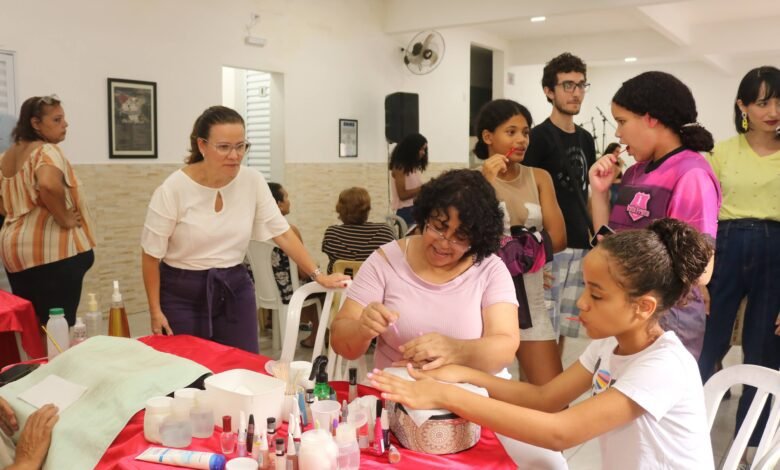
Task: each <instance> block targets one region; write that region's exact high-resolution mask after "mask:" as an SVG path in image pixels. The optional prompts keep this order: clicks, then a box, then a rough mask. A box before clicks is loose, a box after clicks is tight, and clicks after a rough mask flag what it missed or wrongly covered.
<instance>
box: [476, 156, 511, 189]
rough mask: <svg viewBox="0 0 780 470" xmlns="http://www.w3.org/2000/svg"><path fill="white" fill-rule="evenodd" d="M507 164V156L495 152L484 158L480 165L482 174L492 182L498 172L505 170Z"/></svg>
mask: <svg viewBox="0 0 780 470" xmlns="http://www.w3.org/2000/svg"><path fill="white" fill-rule="evenodd" d="M508 164H509V158H508V157H507V156H506V155H501V154H500V153H497V154H495V155H493V156H492V157H490V158H488V159H487V160H485V163H484V164H483V165H482V176H484V177H485V179H486V180H488V181H489V182H493V181H495V179H496V177H497V176H498V175H499V174H501V173H505V172H506V170H507V168H508V167H507V165H508Z"/></svg>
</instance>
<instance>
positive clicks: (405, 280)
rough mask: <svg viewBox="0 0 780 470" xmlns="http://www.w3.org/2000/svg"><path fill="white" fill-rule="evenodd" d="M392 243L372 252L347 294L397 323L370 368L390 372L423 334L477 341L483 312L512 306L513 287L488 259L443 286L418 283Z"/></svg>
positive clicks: (497, 261)
mask: <svg viewBox="0 0 780 470" xmlns="http://www.w3.org/2000/svg"><path fill="white" fill-rule="evenodd" d="M398 243H399V242H397V241H393V242H390V243H388V244H386V245H383V246H382V247H381V248H380V249H381V250H382V251H383V252H384V253H385V255H386V256H387V260H385V259H384V258H383V257H382V255H380V254H379V253H377V252H376V251H375V252H374V253H373V254H372V255H371V256H370V257H369V258H368V259H367V260H366V261H365V262H364V263H363V265H362V266H361V267H360V271H359V272H358V274H357V276H356V277H355V280H354V281H353V282H352V285H351V286H350V287H349V289H348V290H347V297H348V298H350V299H352V300H354V301H355V302H357V303H359V304H360V305H362V306H366V305H368V304H369V303H371V302H381V303H382V304H384V305H385V306H386V307H387V308H389V309H390V310H393V311H396V312H398V313H399V315H400V318H399V319H398V321H396V323H395V326H396V328H397V329H398V333H397V334H396V332H395V330H394V329H393V328H389V329H388V330H387V331H385V333H384V334H382V335H381V336H379V338H378V339H377V345H376V352H375V353H374V366H375V367H377V368H380V369H382V368H385V367H389V366H390V364H392V363H393V362H394V361H398V360H401V358H402V354H401V352H400V351H398V347H399V346H401V345H402V344H404V343H406V342H408V341H410V340H412V339H414V338H416V337H418V336H420V335H421V334H427V333H439V334H442V335H445V336H449V337H450V338H456V339H477V338H480V337H482V330H483V325H482V309H484V308H486V307H489V306H490V305H494V304H497V303H509V304H512V305H517V296H516V295H515V287H514V284H513V283H512V277H511V276H510V275H509V271H508V270H507V268H506V266H505V265H504V263H503V262H502V261H501V259H500V258H499V257H497V256H496V255H490V256H489V257H487V258H485V259H484V260H482V262H481V263H480V264H479V265H473V266H471V267H470V268H469V269H467V270H466V271H465V272H464V273H463V274H461V275H460V276H458V277H457V278H455V279H453V280H452V281H449V282H447V283H445V284H432V283H430V282H427V281H424V280H423V279H421V278H420V277H419V276H418V275H417V274H415V272H414V271H412V268H411V266H409V263H407V261H406V258H405V257H404V252H403V251H401V248H400V246H399V244H398Z"/></svg>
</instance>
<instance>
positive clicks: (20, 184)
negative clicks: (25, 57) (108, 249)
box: [0, 95, 95, 325]
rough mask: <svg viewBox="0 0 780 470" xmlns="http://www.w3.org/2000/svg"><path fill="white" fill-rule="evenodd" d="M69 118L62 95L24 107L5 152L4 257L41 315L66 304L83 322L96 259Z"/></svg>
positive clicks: (0, 186) (16, 284)
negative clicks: (73, 161) (85, 286)
mask: <svg viewBox="0 0 780 470" xmlns="http://www.w3.org/2000/svg"><path fill="white" fill-rule="evenodd" d="M67 128H68V122H67V121H66V120H65V112H64V111H63V109H62V106H61V104H60V100H59V98H57V96H55V95H52V96H42V97H38V96H34V97H32V98H29V99H27V100H26V101H25V102H24V104H22V109H21V110H20V112H19V122H18V123H17V124H16V127H15V128H14V130H13V132H12V134H11V136H12V138H13V141H14V144H13V145H12V146H11V147H10V148H9V149H8V150H7V151H6V152H5V153H4V154H3V155H2V156H0V202H2V204H0V207H1V209H0V212H2V213H3V214H4V215H5V217H6V219H5V222H4V223H3V227H2V230H0V246H1V247H2V249H1V250H0V255H1V256H2V260H3V264H4V265H5V269H6V271H7V272H8V281H9V282H10V284H11V290H12V291H13V293H14V294H15V295H18V296H19V297H22V298H25V299H27V300H29V301H30V302H32V304H33V307H35V312H36V313H37V314H38V320H39V321H40V322H41V323H42V324H44V323H46V322H47V321H48V319H49V309H50V308H54V307H61V308H63V309H64V310H65V318H66V319H67V320H68V324H69V325H73V324H74V323H75V321H76V310H77V309H78V305H79V299H80V297H81V286H82V282H83V280H84V275H85V274H86V273H87V271H88V270H89V268H90V267H92V264H93V263H94V260H95V257H94V254H93V252H92V248H93V247H94V246H95V237H94V234H93V232H92V221H91V219H90V217H89V211H88V209H87V206H86V201H85V200H84V195H83V194H82V187H81V183H80V182H79V180H78V178H77V177H76V173H75V172H74V171H73V168H72V167H71V165H70V162H69V161H68V159H67V158H65V155H64V154H63V153H62V150H61V149H60V148H59V147H58V146H57V144H59V143H60V142H62V141H63V140H65V134H66V131H67Z"/></svg>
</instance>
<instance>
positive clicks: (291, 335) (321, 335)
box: [279, 282, 367, 382]
mask: <svg viewBox="0 0 780 470" xmlns="http://www.w3.org/2000/svg"><path fill="white" fill-rule="evenodd" d="M345 290H346V289H342V288H335V289H332V288H327V287H322V286H321V285H319V284H317V283H316V282H310V283H308V284H305V285H303V286H301V287H300V288H298V289H297V290H296V291H295V292H294V293H293V296H292V298H291V299H290V304H289V305H288V310H287V325H288V327H287V329H286V330H285V332H284V343H283V345H282V354H281V356H280V357H279V360H280V361H283V362H292V361H293V359H294V357H295V348H296V346H297V345H298V329H297V328H293V327H292V326H290V325H297V324H298V322H299V321H300V318H301V309H302V308H303V305H304V301H305V300H306V298H307V297H309V296H310V295H312V294H317V293H323V292H324V293H325V301H324V302H323V303H322V314H321V315H320V327H319V329H318V330H317V336H316V338H315V340H314V348H313V349H312V352H311V361H312V362H314V359H315V358H316V357H317V356H319V355H321V354H323V352H322V351H323V346H324V344H325V330H327V329H329V326H330V312H331V311H332V310H333V309H332V308H331V307H332V306H333V301H334V299H335V298H336V297H340V301H339V305H338V308H339V309H340V308H341V305H342V304H343V303H344V300H346V298H347V296H346V295H344V294H345ZM336 294H341V295H338V296H337V295H336ZM336 311H338V309H336ZM327 356H328V367H327V371H328V378H329V379H330V380H348V379H349V373H348V371H349V368H350V367H357V369H358V382H362V381H363V380H364V378H365V377H366V373H367V368H366V361H365V356H364V357H362V358H360V359H357V360H354V361H351V360H347V359H344V358H343V357H342V356H340V355H338V354H336V352H335V351H334V350H333V348H332V347H328V351H327Z"/></svg>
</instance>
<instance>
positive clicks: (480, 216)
mask: <svg viewBox="0 0 780 470" xmlns="http://www.w3.org/2000/svg"><path fill="white" fill-rule="evenodd" d="M450 207H452V208H453V209H456V210H457V211H458V218H460V230H461V231H462V232H463V234H464V235H465V236H467V237H468V238H469V240H470V241H471V248H469V250H468V251H467V252H466V253H464V255H463V256H474V262H475V263H479V262H481V261H482V260H483V259H485V258H486V257H488V256H490V255H491V254H493V253H495V252H496V251H498V247H499V242H500V240H501V235H502V233H503V230H504V215H503V213H502V212H501V209H500V208H499V207H498V199H497V198H496V192H495V190H494V189H493V187H492V186H491V185H490V183H488V182H487V180H486V179H485V177H484V176H482V173H480V172H478V171H474V170H467V169H462V170H449V171H445V172H444V173H442V174H441V175H439V176H437V177H436V178H433V179H432V180H430V181H428V182H427V183H425V184H424V185H422V188H420V192H419V194H418V195H417V198H416V199H415V200H414V208H413V209H412V215H413V216H414V220H415V222H417V226H418V227H421V228H424V227H425V224H426V223H427V221H428V219H429V218H430V217H431V216H432V215H433V214H434V213H435V214H437V215H438V214H444V215H445V216H446V214H447V209H448V208H450Z"/></svg>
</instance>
